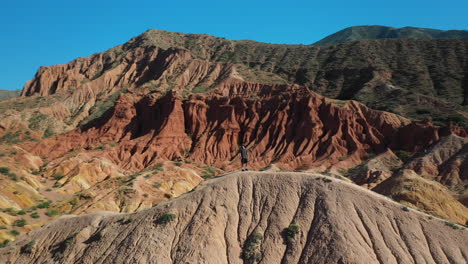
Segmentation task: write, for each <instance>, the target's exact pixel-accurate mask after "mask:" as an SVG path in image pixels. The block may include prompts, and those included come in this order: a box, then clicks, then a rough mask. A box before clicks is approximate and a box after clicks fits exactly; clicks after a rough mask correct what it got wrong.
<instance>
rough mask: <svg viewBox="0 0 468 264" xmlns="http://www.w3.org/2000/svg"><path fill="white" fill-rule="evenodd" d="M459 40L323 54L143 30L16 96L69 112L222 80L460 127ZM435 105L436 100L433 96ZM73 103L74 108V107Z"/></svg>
mask: <svg viewBox="0 0 468 264" xmlns="http://www.w3.org/2000/svg"><path fill="white" fill-rule="evenodd" d="M467 50H468V40H466V39H452V40H449V39H439V40H412V39H386V40H365V41H359V42H352V43H344V44H340V45H335V46H329V47H317V46H307V45H273V44H266V43H259V42H254V41H231V40H226V39H222V38H216V37H213V36H208V35H195V34H182V33H174V32H166V31H160V30H149V31H147V32H145V33H144V34H142V35H140V36H138V37H136V38H134V39H131V40H130V41H128V42H127V43H125V44H123V45H120V46H118V47H115V48H112V49H110V50H108V51H106V52H103V53H98V54H95V55H92V56H90V57H88V58H79V59H76V60H74V61H72V62H70V63H68V64H64V65H56V66H51V67H41V68H40V69H39V71H38V72H37V74H36V76H35V78H34V79H33V80H31V81H30V82H28V83H27V84H26V85H25V88H24V90H23V92H22V95H23V96H31V95H50V94H57V93H64V92H70V93H72V94H73V95H71V96H70V97H69V98H67V100H66V101H67V102H66V104H67V105H70V108H72V109H71V110H72V111H71V112H73V113H75V114H76V113H81V112H80V111H83V112H84V113H86V112H87V111H88V110H89V108H90V107H92V105H93V104H94V102H95V101H96V100H97V98H100V97H101V98H105V97H107V96H106V95H108V93H109V92H110V91H113V92H115V91H117V90H121V89H132V88H140V89H141V88H147V89H160V90H162V91H165V90H167V89H179V90H186V91H188V92H190V91H195V92H203V91H206V90H210V89H212V88H215V87H219V86H220V84H221V83H222V82H223V81H226V80H228V79H231V78H234V79H243V80H247V81H252V82H256V83H262V84H266V83H288V84H298V85H303V86H306V87H309V88H310V89H312V90H313V91H315V92H318V93H320V94H322V95H324V96H328V97H332V98H337V99H344V100H349V99H354V100H358V101H361V102H363V103H365V104H367V105H368V106H371V107H372V108H378V109H380V110H385V111H392V112H395V113H398V114H401V115H404V116H407V117H414V118H417V119H424V118H431V117H432V118H434V119H435V120H436V121H438V122H443V123H445V124H449V123H450V121H453V122H462V123H463V124H464V125H466V123H467V122H466V118H465V114H464V112H460V111H459V110H458V109H457V107H459V106H462V105H464V104H465V101H466V98H465V97H466V95H465V93H464V92H463V87H464V86H466V82H467V81H466V80H467V69H468V66H467V65H468V64H467V59H468V56H467V54H468V52H467ZM439 97H440V98H442V100H440V99H438V98H439ZM77 101H80V104H81V105H86V106H85V107H83V108H81V107H80V106H79V105H76V106H73V107H72V103H73V102H77Z"/></svg>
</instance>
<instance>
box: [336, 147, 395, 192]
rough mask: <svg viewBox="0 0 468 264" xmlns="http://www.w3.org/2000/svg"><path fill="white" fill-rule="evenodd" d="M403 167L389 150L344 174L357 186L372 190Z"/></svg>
mask: <svg viewBox="0 0 468 264" xmlns="http://www.w3.org/2000/svg"><path fill="white" fill-rule="evenodd" d="M402 166H403V162H402V161H401V160H400V159H399V158H398V157H397V156H396V155H395V154H394V153H393V152H392V151H391V150H390V149H388V150H387V151H385V152H383V153H382V154H379V155H377V156H376V157H372V158H370V159H369V160H367V161H365V162H363V163H361V164H359V165H358V166H356V167H354V168H351V169H349V170H347V171H345V172H344V174H345V176H346V177H348V178H349V179H351V180H352V181H353V182H354V183H356V184H357V185H360V186H363V187H366V188H369V189H372V188H373V187H375V186H376V185H378V184H379V183H381V182H382V181H384V180H386V179H388V178H389V177H391V176H392V174H393V173H394V172H395V171H396V170H397V169H399V168H400V167H402Z"/></svg>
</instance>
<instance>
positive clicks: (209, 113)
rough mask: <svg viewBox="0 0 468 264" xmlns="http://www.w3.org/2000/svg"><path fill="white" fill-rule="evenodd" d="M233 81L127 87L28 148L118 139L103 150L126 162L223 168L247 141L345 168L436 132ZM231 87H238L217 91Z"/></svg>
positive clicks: (298, 161)
mask: <svg viewBox="0 0 468 264" xmlns="http://www.w3.org/2000/svg"><path fill="white" fill-rule="evenodd" d="M226 85H227V84H226ZM233 85H236V86H235V87H232V88H231V89H228V88H225V86H224V87H223V86H221V87H222V88H220V89H217V90H216V91H215V92H214V93H212V94H208V95H191V96H190V97H189V98H188V99H186V100H184V101H183V100H182V99H181V98H180V96H179V95H177V93H175V92H172V93H167V94H166V95H165V96H162V97H159V98H158V97H156V96H155V95H154V94H150V95H148V96H143V97H141V96H140V95H137V94H134V93H127V94H122V95H121V96H120V97H119V99H118V100H117V102H116V106H115V107H114V108H113V110H112V112H109V113H107V114H105V115H104V116H103V117H102V118H100V119H98V120H95V121H94V122H92V123H90V124H89V125H87V126H86V127H81V128H79V129H77V130H75V131H72V132H70V133H66V134H63V135H60V136H57V137H54V138H50V139H46V140H43V141H42V142H40V143H38V144H37V145H35V146H31V149H32V150H33V152H34V153H36V154H38V155H41V156H44V157H49V158H55V157H58V156H60V155H62V154H64V153H66V152H68V151H70V150H72V149H75V148H79V147H84V148H86V149H93V148H95V147H97V146H99V145H100V144H103V143H106V142H111V141H115V142H119V143H120V144H119V145H118V146H117V147H114V148H111V149H109V150H107V151H105V154H104V155H105V156H106V157H108V158H109V159H111V160H112V161H114V162H115V163H116V164H119V165H120V166H122V167H123V168H127V169H142V168H144V167H147V166H148V165H150V164H152V163H154V162H155V161H156V160H157V159H169V160H176V159H183V158H186V159H189V160H192V161H195V162H197V163H201V164H213V165H216V166H218V167H221V166H229V165H231V164H232V163H233V162H234V163H236V162H238V161H237V159H236V154H237V148H238V146H239V144H241V143H243V144H246V145H247V147H248V148H250V149H251V161H252V165H253V167H257V168H258V167H262V166H266V165H268V164H270V163H272V162H274V163H277V164H279V165H280V166H283V167H285V168H289V169H299V168H301V169H305V168H311V167H320V168H323V169H326V168H329V167H330V166H332V165H334V164H337V163H339V162H340V161H341V160H342V159H343V157H347V160H348V162H347V163H346V164H344V165H342V167H350V166H354V165H356V164H358V163H360V162H362V161H363V160H364V159H366V157H367V155H368V153H380V152H382V151H384V150H385V149H386V147H388V146H391V147H394V148H404V149H409V150H417V149H419V148H422V147H424V146H427V145H429V144H432V143H433V142H435V141H436V140H437V139H438V130H437V129H436V128H434V127H433V126H431V125H430V124H421V123H417V122H411V121H410V120H408V119H405V118H403V117H400V116H397V115H394V114H390V113H385V112H380V111H375V110H371V109H369V108H367V107H365V106H364V105H362V104H360V103H357V102H352V101H351V102H349V103H347V104H346V105H344V106H342V107H340V106H338V105H335V104H334V103H333V102H332V101H329V100H328V99H326V98H324V97H321V96H319V95H317V94H314V93H312V92H309V91H307V90H306V89H305V88H302V87H295V86H292V87H288V86H283V85H273V86H271V85H259V84H254V83H248V82H245V83H240V82H234V84H233ZM242 87H244V88H242ZM245 87H247V88H245ZM250 88H252V89H250ZM243 89H245V90H243ZM285 90H289V91H295V92H289V93H285V92H284V91H285ZM226 91H231V92H233V93H235V94H228V96H220V95H217V94H223V93H225V92H226ZM252 91H253V92H252ZM254 94H257V95H258V96H259V97H257V96H254ZM408 131H410V132H411V133H409V132H408ZM416 139H417V140H416Z"/></svg>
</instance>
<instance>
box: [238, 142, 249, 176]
mask: <svg viewBox="0 0 468 264" xmlns="http://www.w3.org/2000/svg"><path fill="white" fill-rule="evenodd" d="M239 152H240V156H241V163H242V171H246V170H247V162H249V159H248V157H247V152H248V150H247V149H246V148H245V146H244V145H242V146H241V147H240V149H239Z"/></svg>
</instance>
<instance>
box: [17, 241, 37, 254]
mask: <svg viewBox="0 0 468 264" xmlns="http://www.w3.org/2000/svg"><path fill="white" fill-rule="evenodd" d="M34 244H36V240H31V241H29V242H28V243H27V244H25V245H24V246H22V247H21V250H20V252H21V253H22V254H29V253H31V252H32V248H33V247H34Z"/></svg>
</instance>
